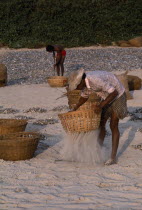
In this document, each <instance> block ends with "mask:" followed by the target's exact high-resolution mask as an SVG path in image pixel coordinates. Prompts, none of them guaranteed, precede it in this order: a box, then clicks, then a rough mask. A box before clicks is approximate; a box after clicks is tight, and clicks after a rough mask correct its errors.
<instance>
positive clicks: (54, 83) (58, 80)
mask: <svg viewBox="0 0 142 210" xmlns="http://www.w3.org/2000/svg"><path fill="white" fill-rule="evenodd" d="M67 81H68V79H67V77H64V76H53V77H49V78H48V79H47V82H48V84H49V85H50V86H51V87H64V86H66V84H67Z"/></svg>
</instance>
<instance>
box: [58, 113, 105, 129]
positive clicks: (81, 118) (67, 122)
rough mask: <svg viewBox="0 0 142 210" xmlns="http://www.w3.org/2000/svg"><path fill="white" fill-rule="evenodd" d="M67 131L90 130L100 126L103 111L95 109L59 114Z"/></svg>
mask: <svg viewBox="0 0 142 210" xmlns="http://www.w3.org/2000/svg"><path fill="white" fill-rule="evenodd" d="M58 116H59V118H60V120H61V123H62V126H63V128H64V130H65V131H66V132H67V133H74V132H88V131H91V130H95V129H97V128H99V125H100V119H101V113H99V114H96V113H95V112H94V111H93V110H83V111H75V112H68V113H64V114H59V115H58Z"/></svg>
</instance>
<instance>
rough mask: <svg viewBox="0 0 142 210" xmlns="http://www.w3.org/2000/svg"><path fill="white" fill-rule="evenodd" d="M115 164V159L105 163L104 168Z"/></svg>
mask: <svg viewBox="0 0 142 210" xmlns="http://www.w3.org/2000/svg"><path fill="white" fill-rule="evenodd" d="M115 163H116V160H115V159H109V160H107V161H106V162H105V165H106V166H109V165H112V164H115Z"/></svg>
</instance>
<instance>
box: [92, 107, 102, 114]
mask: <svg viewBox="0 0 142 210" xmlns="http://www.w3.org/2000/svg"><path fill="white" fill-rule="evenodd" d="M93 109H94V112H95V113H96V114H99V113H100V112H101V111H102V108H101V106H100V105H95V106H93Z"/></svg>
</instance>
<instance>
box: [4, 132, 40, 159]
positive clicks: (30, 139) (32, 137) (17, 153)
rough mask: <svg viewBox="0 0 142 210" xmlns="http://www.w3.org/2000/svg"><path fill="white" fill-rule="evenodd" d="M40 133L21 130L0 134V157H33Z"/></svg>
mask: <svg viewBox="0 0 142 210" xmlns="http://www.w3.org/2000/svg"><path fill="white" fill-rule="evenodd" d="M39 139H40V135H39V134H38V133H34V132H19V133H12V134H7V135H1V136H0V159H4V160H10V161H17V160H26V159H30V158H32V157H33V155H34V152H35V150H36V148H37V145H38V142H39Z"/></svg>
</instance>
